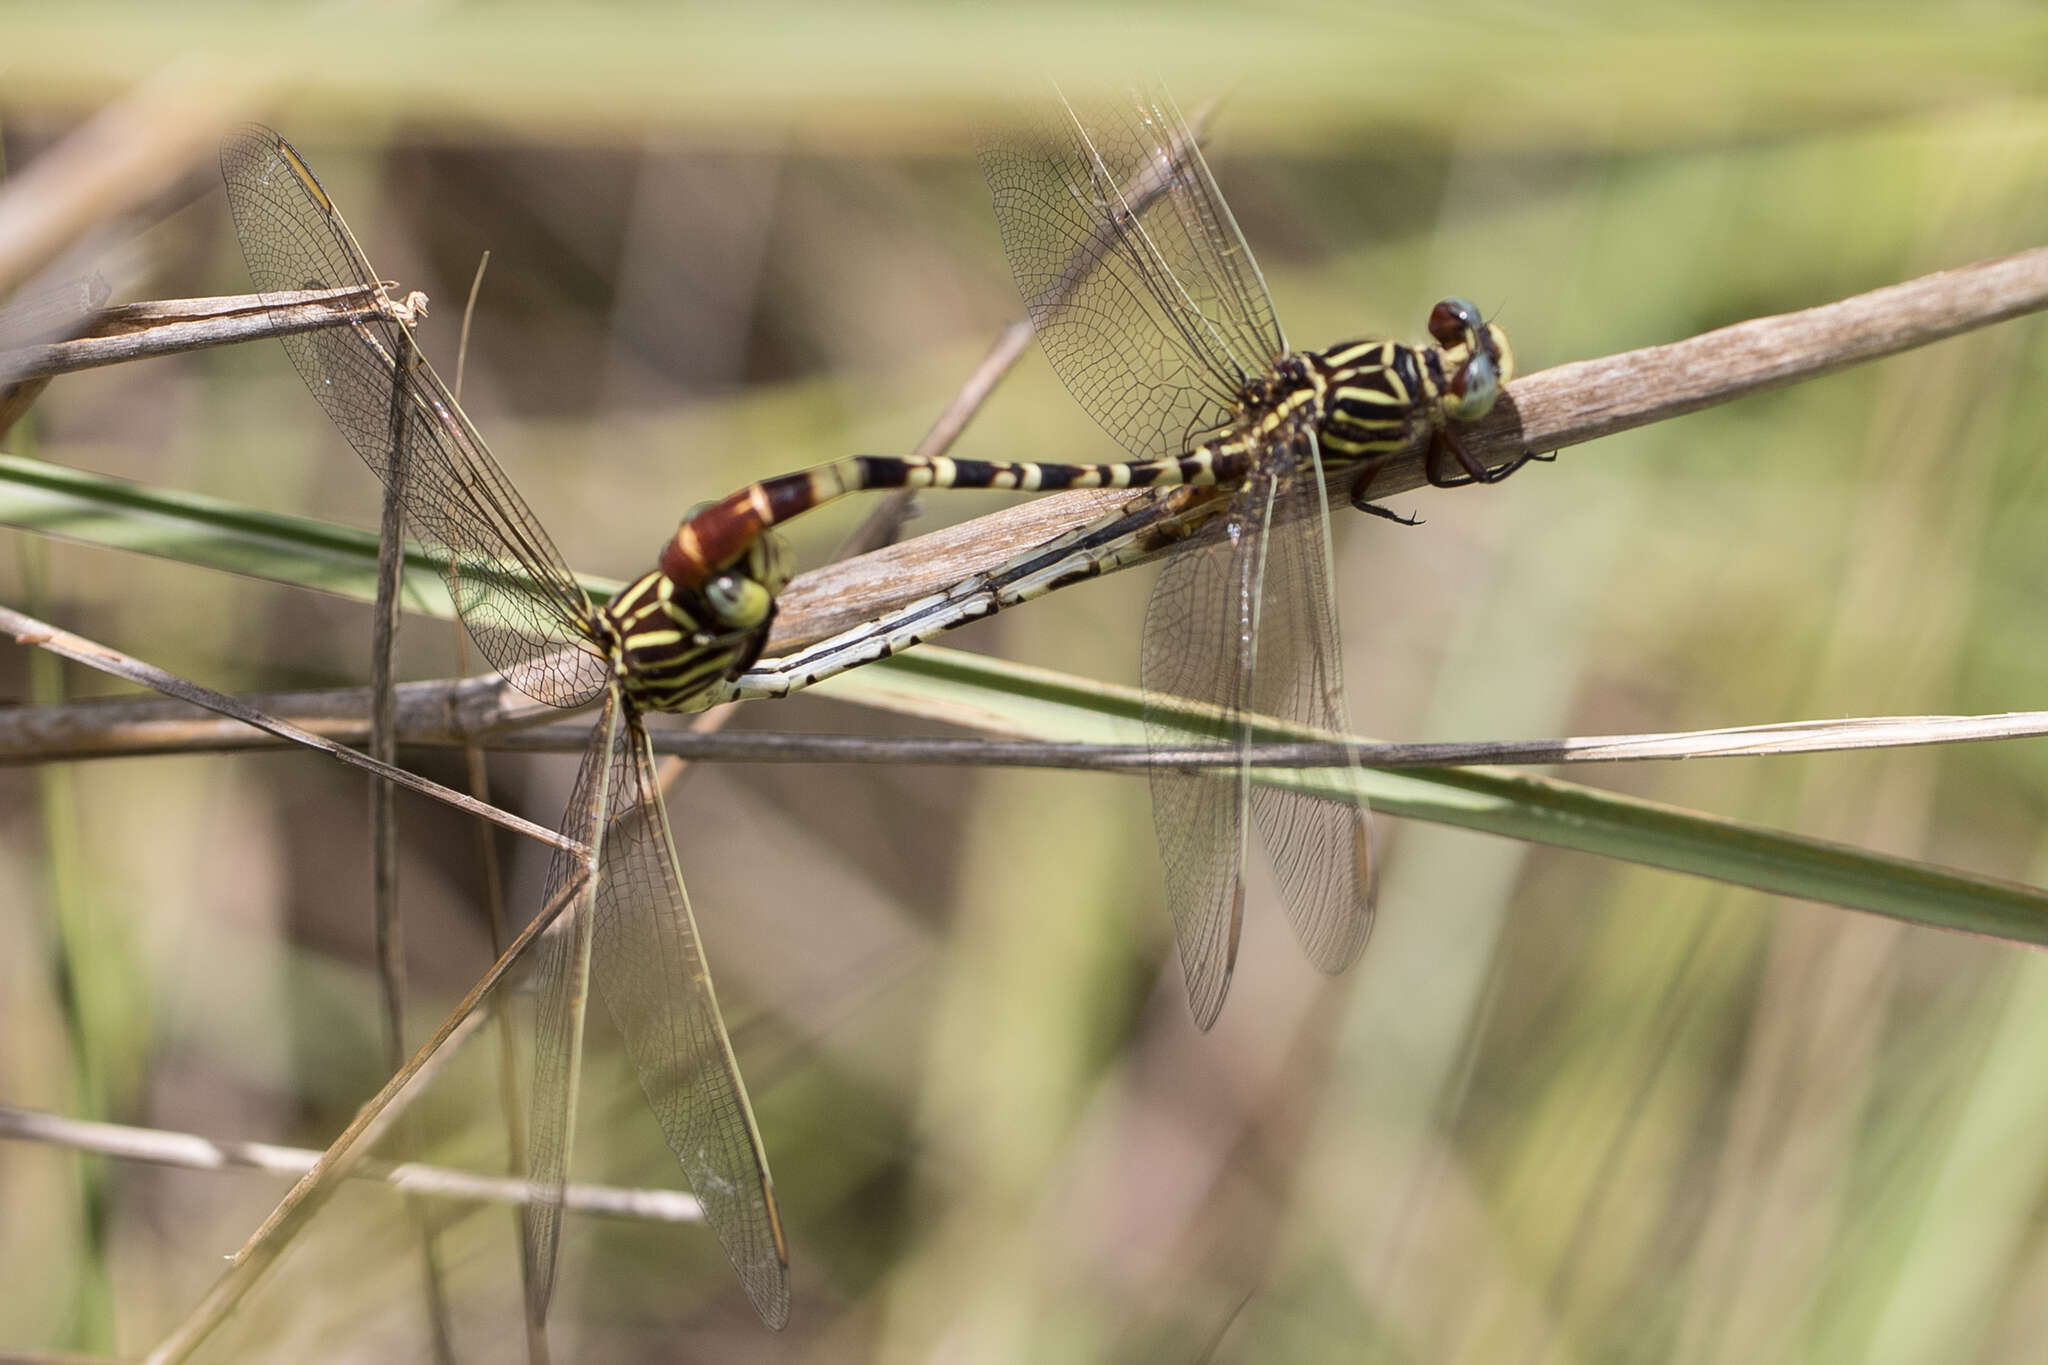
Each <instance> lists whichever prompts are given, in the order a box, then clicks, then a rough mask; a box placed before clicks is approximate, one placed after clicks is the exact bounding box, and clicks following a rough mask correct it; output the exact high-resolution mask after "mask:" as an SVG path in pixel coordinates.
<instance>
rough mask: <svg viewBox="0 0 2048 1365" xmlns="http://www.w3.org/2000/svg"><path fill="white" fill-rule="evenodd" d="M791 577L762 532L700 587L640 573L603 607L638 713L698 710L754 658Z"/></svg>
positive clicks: (778, 548) (617, 663) (782, 551)
mask: <svg viewBox="0 0 2048 1365" xmlns="http://www.w3.org/2000/svg"><path fill="white" fill-rule="evenodd" d="M789 575H790V571H789V554H788V550H787V547H786V546H785V545H784V543H783V541H782V538H781V537H780V536H777V535H773V534H764V535H762V536H760V537H758V538H757V539H755V540H754V542H753V543H752V544H751V545H749V546H748V547H747V548H746V549H745V550H744V551H742V552H741V554H740V556H739V558H738V559H737V560H735V561H734V562H733V563H731V564H729V565H727V566H726V567H724V568H722V569H720V570H717V571H716V572H714V573H712V574H711V575H709V576H708V577H707V578H705V579H704V581H703V582H701V583H698V584H695V585H692V586H684V585H682V584H679V583H677V582H676V581H675V580H674V579H672V578H670V577H669V576H668V575H667V574H665V573H663V572H662V571H661V570H659V569H657V570H655V571H654V572H652V573H649V574H646V575H644V576H642V577H641V578H640V579H638V580H637V581H635V582H634V583H633V584H631V585H630V586H629V587H627V588H626V589H625V590H624V591H623V592H621V593H620V594H619V595H618V596H617V597H615V598H613V599H612V600H611V602H610V604H609V605H607V606H606V607H605V609H604V620H605V625H606V626H607V627H608V628H609V629H610V631H611V633H612V640H611V642H610V643H611V646H612V656H613V660H614V668H615V669H616V670H617V674H618V679H619V685H620V687H621V688H623V689H624V690H625V692H626V695H627V696H628V697H630V698H631V699H632V700H633V701H634V703H635V704H637V705H638V706H640V707H641V708H642V709H644V710H649V711H693V710H696V709H698V707H699V705H701V699H702V698H703V696H704V694H705V693H706V692H708V691H710V689H711V688H713V687H715V686H716V685H717V684H719V683H721V682H724V681H725V680H727V679H728V678H732V677H736V676H737V675H739V674H740V673H742V672H744V671H745V670H746V669H747V668H748V667H749V666H750V665H751V664H752V663H753V662H754V660H756V659H757V658H759V657H760V654H761V646H762V645H763V644H765V643H766V642H767V639H768V628H769V626H770V625H772V624H773V623H774V621H775V594H776V593H778V592H780V591H781V590H782V586H783V584H785V583H787V582H788V581H789Z"/></svg>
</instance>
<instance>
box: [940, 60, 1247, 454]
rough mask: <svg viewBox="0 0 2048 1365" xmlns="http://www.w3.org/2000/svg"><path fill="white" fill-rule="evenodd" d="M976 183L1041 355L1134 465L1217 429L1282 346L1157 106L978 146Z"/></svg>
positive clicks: (1189, 154)
mask: <svg viewBox="0 0 2048 1365" xmlns="http://www.w3.org/2000/svg"><path fill="white" fill-rule="evenodd" d="M980 157H981V167H982V173H983V174H984V175H985V176H986V177H987V179H988V183H989V188H990V190H991V191H992V192H993V194H994V197H995V211H996V221H997V223H998V224H999V225H1000V227H1001V228H1002V234H1003V249H1004V251H1005V253H1006V254H1007V255H1008V256H1009V260H1010V270H1011V273H1012V274H1013V275H1014V276H1015V277H1016V280H1017V287H1018V288H1019V289H1020V290H1021V291H1022V292H1023V294H1024V301H1025V303H1026V305H1027V306H1028V307H1029V309H1030V313H1031V322H1032V326H1033V327H1034V328H1035V329H1036V331H1037V333H1038V340H1039V344H1040V345H1041V346H1042V347H1043V348H1044V350H1045V354H1046V358H1047V359H1048V360H1050V361H1051V362H1052V367H1053V369H1054V370H1056V371H1058V373H1059V376H1060V378H1061V379H1062V380H1064V381H1065V382H1066V385H1067V388H1068V389H1069V390H1071V391H1072V393H1073V395H1074V397H1075V398H1076V399H1078V400H1079V401H1080V404H1081V406H1082V407H1084V408H1086V409H1087V410H1088V414H1089V415H1090V416H1091V417H1093V418H1094V419H1095V420H1096V421H1097V422H1099V423H1101V424H1102V426H1103V427H1104V428H1105V429H1106V430H1107V431H1108V432H1109V434H1110V435H1111V436H1113V437H1115V438H1116V440H1117V442H1118V443H1119V444H1120V445H1122V446H1123V447H1124V448H1125V449H1126V450H1128V451H1129V452H1131V454H1132V455H1134V456H1136V457H1138V458H1140V459H1147V458H1156V457H1162V456H1171V455H1178V454H1180V453H1182V451H1184V450H1185V449H1186V448H1187V447H1188V446H1189V445H1190V444H1191V443H1192V441H1193V440H1194V439H1195V438H1196V437H1197V436H1198V435H1199V434H1200V433H1202V432H1206V431H1209V430H1211V429H1214V428H1215V427H1217V426H1219V425H1220V424H1222V423H1223V422H1224V421H1225V420H1227V418H1228V416H1229V414H1230V413H1231V411H1232V409H1233V407H1234V405H1235V404H1236V403H1237V401H1238V399H1239V396H1240V394H1241V393H1242V391H1243V388H1244V385H1245V382H1246V380H1248V379H1250V378H1252V377H1253V376H1256V375H1260V374H1263V373H1265V372H1266V371H1267V370H1268V369H1269V368H1270V367H1271V365H1272V363H1273V361H1274V360H1275V359H1277V358H1278V357H1279V356H1280V355H1282V354H1283V353H1284V352H1285V351H1286V349H1287V344H1286V341H1285V339H1284V338H1283V337H1282V335H1281V332H1280V327H1279V324H1278V322H1276V321H1275V319H1274V317H1273V301H1272V299H1271V297H1270V296H1269V295H1268V294H1267V292H1266V285H1265V281H1264V279H1263V278H1262V277H1261V276H1260V274H1259V268H1258V264H1257V263H1256V262H1255V261H1254V260H1253V259H1252V254H1251V248H1250V247H1249V246H1247V245H1246V244H1245V240H1244V234H1243V233H1242V232H1240V231H1239V230H1238V227H1237V223H1236V221H1235V220H1234V219H1233V218H1232V217H1231V214H1230V209H1229V208H1228V206H1226V205H1225V204H1224V202H1223V197H1222V195H1221V194H1219V193H1218V192H1217V189H1216V183H1215V181H1214V179H1213V178H1211V176H1210V174H1209V168H1208V166H1207V164H1206V163H1204V162H1203V160H1202V154H1201V151H1200V150H1199V148H1197V147H1196V145H1195V140H1194V136H1193V134H1192V133H1191V132H1190V131H1189V129H1188V127H1187V124H1186V123H1185V121H1184V120H1182V118H1181V117H1180V113H1179V111H1178V110H1177V109H1175V108H1174V107H1173V105H1172V103H1171V101H1169V100H1167V99H1166V98H1165V97H1164V96H1156V95H1140V94H1133V95H1132V96H1131V97H1130V98H1128V99H1126V100H1123V101H1120V102H1110V103H1103V104H1099V105H1096V104H1091V105H1088V106H1086V107H1085V108H1082V109H1077V108H1076V107H1075V106H1074V105H1072V104H1068V103H1065V102H1063V103H1062V104H1061V106H1060V108H1059V110H1058V112H1057V113H1056V114H1054V115H1052V116H1050V117H1047V118H1044V119H1041V120H1039V121H1038V122H1037V123H1036V124H1035V125H1031V124H1024V125H1020V126H1017V127H1014V128H1006V129H1003V130H1001V131H998V132H994V133H990V134H988V135H986V136H985V137H984V138H983V140H982V146H981V150H980Z"/></svg>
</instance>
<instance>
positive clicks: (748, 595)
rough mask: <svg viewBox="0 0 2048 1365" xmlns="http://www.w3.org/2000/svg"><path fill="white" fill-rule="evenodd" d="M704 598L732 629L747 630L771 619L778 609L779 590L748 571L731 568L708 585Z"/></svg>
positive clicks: (723, 624) (721, 620) (721, 623)
mask: <svg viewBox="0 0 2048 1365" xmlns="http://www.w3.org/2000/svg"><path fill="white" fill-rule="evenodd" d="M704 601H705V602H706V603H707V604H708V605H709V606H710V608H711V610H712V612H713V613H714V614H716V615H717V617H718V621H719V624H720V625H722V626H725V627H726V628H727V629H729V630H745V629H747V628H748V627H750V626H758V625H760V624H761V623H762V622H763V621H765V620H767V619H768V617H769V616H770V614H772V613H773V612H774V610H775V594H774V593H772V592H770V591H769V590H768V589H767V587H765V586H764V585H762V584H761V583H759V582H756V581H755V580H754V579H751V578H748V577H746V576H745V575H744V574H738V573H733V572H731V571H729V570H728V571H727V572H725V573H722V574H719V575H718V576H717V577H715V578H713V579H712V580H711V581H710V582H708V583H706V584H705V585H704Z"/></svg>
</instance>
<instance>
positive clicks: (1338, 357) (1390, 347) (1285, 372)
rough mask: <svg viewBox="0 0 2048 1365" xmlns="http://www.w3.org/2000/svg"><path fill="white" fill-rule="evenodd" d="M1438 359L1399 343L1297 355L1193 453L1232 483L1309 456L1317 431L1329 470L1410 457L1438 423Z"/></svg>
mask: <svg viewBox="0 0 2048 1365" xmlns="http://www.w3.org/2000/svg"><path fill="white" fill-rule="evenodd" d="M1443 373H1444V372H1443V364H1442V356H1441V353H1439V352H1437V351H1436V350H1435V349H1434V348H1423V349H1417V348H1416V347H1413V346H1405V345H1403V344H1401V343H1400V342H1398V341H1382V340H1374V341H1352V342H1346V343H1345V344H1343V345H1341V346H1332V347H1331V348H1330V349H1328V350H1325V351H1294V352H1290V353H1289V354H1287V355H1284V356H1282V357H1280V359H1279V360H1278V361H1276V362H1275V363H1274V366H1273V369H1272V371H1271V372H1270V373H1268V374H1264V375H1260V376H1257V377H1256V378H1254V379H1252V380H1250V381H1249V382H1247V383H1246V385H1245V387H1244V392H1243V394H1242V396H1241V397H1240V399H1239V403H1238V417H1237V420H1236V421H1234V422H1233V423H1232V424H1231V427H1230V429H1229V430H1228V431H1227V432H1225V433H1223V434H1221V435H1218V436H1216V437H1213V438H1212V439H1210V440H1208V441H1205V442H1203V443H1202V444H1201V445H1199V446H1197V447H1196V448H1195V449H1194V450H1192V451H1190V452H1189V456H1190V458H1195V459H1206V460H1208V461H1210V462H1211V463H1212V465H1213V467H1214V469H1215V470H1216V472H1217V476H1218V479H1219V481H1221V482H1229V481H1230V480H1231V479H1233V478H1235V477H1238V476H1239V475H1240V474H1241V473H1242V471H1244V470H1247V469H1249V468H1250V467H1252V466H1253V465H1267V466H1268V467H1270V462H1271V461H1273V460H1274V459H1276V458H1283V457H1284V453H1286V452H1295V453H1302V454H1305V453H1306V451H1307V442H1306V441H1304V440H1302V439H1300V438H1302V437H1304V436H1306V435H1307V434H1309V433H1311V432H1313V433H1314V435H1315V437H1316V444H1317V446H1318V448H1319V451H1320V454H1321V457H1322V462H1323V467H1324V469H1325V470H1330V469H1333V468H1334V469H1342V468H1344V467H1345V466H1347V465H1350V464H1355V463H1358V462H1360V461H1363V460H1368V459H1372V458H1374V457H1377V456H1380V455H1385V454H1389V453H1392V452H1396V451H1401V450H1406V449H1408V448H1409V447H1410V446H1412V445H1414V444H1415V443H1416V442H1418V441H1419V440H1421V439H1422V438H1423V437H1424V436H1425V435H1426V434H1427V433H1428V431H1429V429H1430V427H1431V426H1432V425H1433V424H1434V422H1435V421H1437V420H1438V419H1437V417H1436V416H1435V415H1434V414H1435V413H1436V412H1437V411H1438V408H1439V398H1438V395H1439V394H1440V393H1441V392H1442V386H1443Z"/></svg>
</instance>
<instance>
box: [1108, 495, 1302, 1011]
mask: <svg viewBox="0 0 2048 1365" xmlns="http://www.w3.org/2000/svg"><path fill="white" fill-rule="evenodd" d="M1270 488H1271V480H1270V479H1267V478H1264V477H1262V476H1261V475H1258V474H1256V473H1255V474H1254V475H1253V477H1252V479H1251V480H1250V481H1249V482H1248V483H1247V484H1246V485H1245V487H1244V488H1242V489H1240V490H1239V491H1238V493H1237V494H1236V495H1235V496H1234V497H1233V498H1232V499H1231V504H1230V507H1229V508H1228V509H1227V510H1226V511H1225V512H1224V513H1223V516H1222V518H1221V521H1222V532H1223V534H1222V537H1221V539H1219V540H1213V541H1211V542H1209V543H1206V544H1202V545H1190V546H1188V547H1186V548H1184V549H1182V550H1180V551H1178V552H1177V553H1176V554H1175V555H1174V556H1173V557H1172V558H1171V559H1169V560H1168V561H1167V564H1166V567H1165V569H1164V570H1162V571H1161V573H1160V575H1159V582H1158V585H1157V586H1156V587H1154V588H1153V590H1152V600H1151V603H1150V605H1149V606H1147V608H1146V611H1145V641H1144V648H1143V652H1142V653H1141V655H1140V658H1139V679H1140V682H1141V683H1142V685H1143V687H1144V689H1145V692H1146V695H1147V702H1146V707H1145V731H1146V742H1147V744H1149V745H1150V746H1151V747H1152V748H1154V749H1162V748H1176V747H1180V746H1183V745H1185V744H1188V743H1190V742H1193V743H1198V744H1204V743H1206V744H1242V743H1243V742H1244V739H1245V729H1244V713H1245V707H1246V703H1247V701H1248V699H1249V697H1248V688H1249V686H1250V682H1251V677H1252V668H1253V665H1254V663H1255V662H1256V660H1255V655H1254V650H1255V647H1256V643H1257V628H1258V621H1257V603H1258V598H1257V595H1256V589H1257V585H1258V581H1259V578H1258V576H1259V567H1260V556H1261V554H1262V550H1263V546H1264V543H1265V539H1266V537H1265V534H1264V523H1265V517H1266V515H1267V512H1268V503H1269V501H1270V500H1269V498H1268V493H1269V492H1270ZM1173 699H1180V700H1181V701H1183V702H1189V703H1193V706H1192V707H1186V706H1177V705H1175V704H1174V700H1173ZM1151 777H1152V822H1153V828H1154V831H1155V832H1156V833H1157V835H1158V838H1159V853H1160V858H1161V861H1162V862H1163V863H1164V864H1165V867H1166V908H1167V910H1168V912H1169V913H1170V914H1171V915H1172V918H1173V933H1174V941H1175V944H1176V946H1177V947H1178V949H1179V951H1180V964H1181V971H1182V972H1183V974H1184V975H1185V976H1186V977H1187V983H1188V1005H1189V1007H1190V1008H1191V1009H1192V1010H1193V1011H1194V1016H1195V1024H1196V1026H1197V1027H1198V1028H1203V1029H1206V1028H1208V1027H1209V1026H1210V1025H1211V1024H1213V1023H1215V1022H1216V1015H1217V1013H1218V1012H1219V1011H1221V1010H1222V1008H1223V997H1224V995H1225V994H1226V993H1227V992H1228V991H1229V989H1230V976H1231V972H1232V971H1233V969H1234V968H1235V967H1236V965H1237V943H1238V934H1239V930H1240V928H1241V926H1242V924H1243V921H1244V878H1243V869H1244V848H1245V822H1244V809H1245V801H1246V784H1247V774H1246V773H1245V772H1244V770H1243V769H1242V768H1198V769H1189V770H1176V769H1172V768H1153V769H1152V770H1151Z"/></svg>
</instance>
